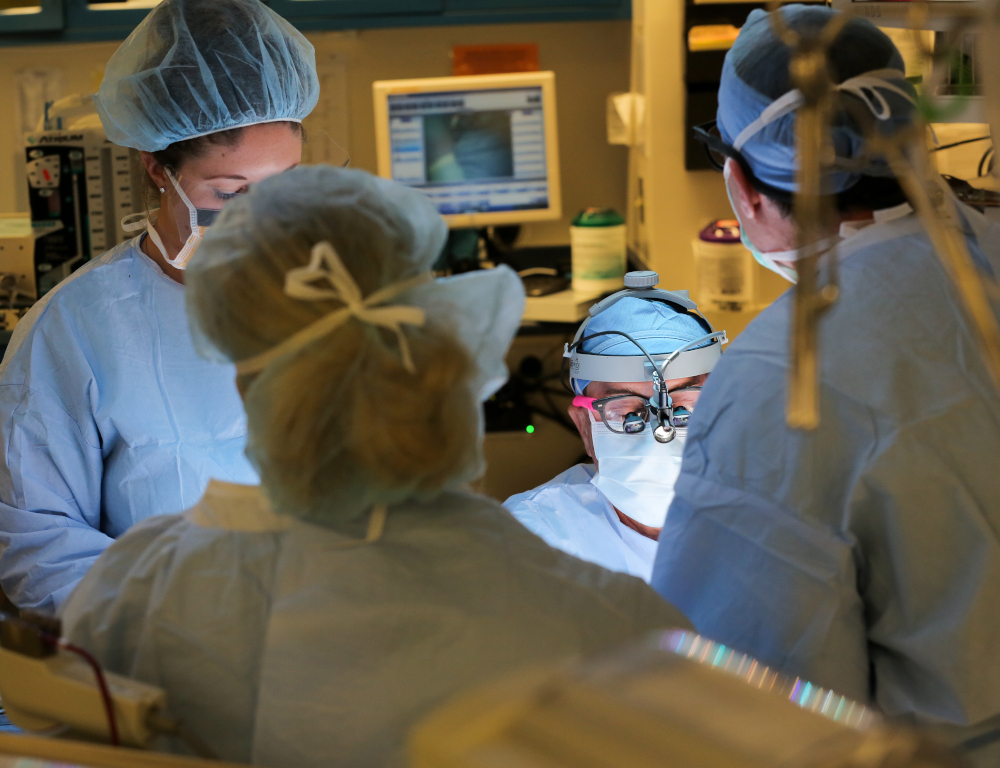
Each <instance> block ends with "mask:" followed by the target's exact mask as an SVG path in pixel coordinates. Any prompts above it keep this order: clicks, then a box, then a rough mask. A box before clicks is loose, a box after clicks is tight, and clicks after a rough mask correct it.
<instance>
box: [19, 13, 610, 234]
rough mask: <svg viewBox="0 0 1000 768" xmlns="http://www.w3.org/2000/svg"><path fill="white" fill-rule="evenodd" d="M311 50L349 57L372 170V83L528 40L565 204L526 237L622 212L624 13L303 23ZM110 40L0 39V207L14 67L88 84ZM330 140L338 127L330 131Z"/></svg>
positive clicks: (443, 69)
mask: <svg viewBox="0 0 1000 768" xmlns="http://www.w3.org/2000/svg"><path fill="white" fill-rule="evenodd" d="M309 38H310V40H312V42H313V43H314V45H316V48H317V57H318V58H319V59H320V60H322V59H324V58H327V59H328V58H329V57H331V56H334V55H335V56H337V57H338V58H343V60H345V61H346V63H347V82H348V94H349V95H348V111H349V126H350V127H349V135H348V137H347V139H346V141H342V143H343V144H345V145H346V146H347V147H348V148H349V150H350V153H351V158H352V165H353V166H354V167H359V168H364V169H367V170H370V171H373V172H374V171H375V165H376V164H375V142H374V118H373V115H372V97H371V83H372V81H374V80H381V79H394V78H403V77H435V76H443V75H450V74H451V59H450V52H451V47H452V46H453V45H458V44H463V45H468V44H480V43H512V42H536V43H538V46H539V57H540V64H541V67H542V69H551V70H554V71H555V73H556V87H557V93H558V107H559V141H560V152H561V158H562V182H563V190H564V191H563V201H564V202H563V205H564V211H565V215H564V217H563V219H562V220H561V221H559V222H551V223H539V224H534V225H531V226H530V227H528V228H526V231H525V232H524V242H526V243H538V244H542V243H545V244H552V243H568V242H569V232H568V227H569V221H570V219H571V218H572V217H573V216H574V215H575V214H576V213H577V212H578V211H579V210H580V209H582V208H584V207H587V206H602V207H612V208H616V209H618V210H619V211H622V212H624V203H625V184H626V165H627V160H626V153H625V150H624V148H622V147H612V146H609V145H608V144H607V142H606V140H605V127H604V111H605V106H604V104H605V98H606V96H607V94H608V93H610V92H612V91H624V90H627V89H628V77H629V39H630V25H629V22H627V21H613V22H569V23H546V24H510V25H489V26H459V27H430V28H416V29H387V30H365V31H360V32H352V33H333V32H329V33H326V32H324V33H311V34H309ZM117 45H118V44H117V43H88V44H74V45H48V46H34V47H10V48H0V212H4V211H15V210H21V211H24V210H27V193H26V192H25V189H24V187H25V181H24V172H23V170H22V169H23V163H24V151H23V147H22V139H21V137H20V136H19V127H18V125H17V124H16V121H17V119H18V118H17V109H16V108H15V104H16V101H17V82H16V73H17V72H18V71H19V70H21V69H23V68H28V67H52V66H56V67H60V68H62V69H63V70H64V77H65V83H66V92H67V93H73V92H83V91H92V90H93V89H94V88H95V87H96V85H97V84H98V83H99V82H100V78H101V75H102V73H103V68H104V65H105V63H106V62H107V60H108V58H109V57H110V56H111V54H112V53H113V52H114V50H115V49H116V47H117ZM334 138H336V139H338V140H342V138H343V137H339V136H334Z"/></svg>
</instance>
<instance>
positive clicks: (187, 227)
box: [148, 168, 219, 269]
mask: <svg viewBox="0 0 1000 768" xmlns="http://www.w3.org/2000/svg"><path fill="white" fill-rule="evenodd" d="M166 172H167V178H168V179H169V180H170V183H171V184H172V185H173V187H174V189H175V190H176V191H177V196H178V197H179V198H180V200H181V202H182V203H184V207H185V208H186V209H187V210H186V211H185V212H180V211H179V212H178V214H177V219H178V220H177V232H178V234H179V235H180V236H181V237H184V238H185V239H184V245H183V246H181V249H180V251H178V252H177V255H176V256H174V257H173V258H171V257H170V255H169V254H168V253H167V249H166V248H165V247H164V245H163V240H162V238H161V237H160V233H159V232H157V231H156V226H155V225H153V224H149V229H148V232H149V239H150V240H152V241H153V244H154V245H155V246H156V247H157V248H159V249H160V253H162V254H163V258H164V259H166V261H167V263H168V264H170V266H172V267H176V268H177V269H187V265H188V262H189V261H191V257H192V256H193V255H194V251H195V249H196V248H197V247H198V244H199V243H200V242H201V241H202V238H204V237H205V232H206V230H207V229H208V227H209V226H210V225H211V223H212V222H213V221H214V220H215V217H216V216H218V214H219V211H217V210H215V209H211V208H195V207H194V204H193V203H192V202H191V199H190V198H189V197H188V196H187V194H186V193H185V192H184V189H183V187H181V185H180V182H179V181H177V178H176V177H175V176H174V174H173V171H171V170H170V169H169V168H167V169H166Z"/></svg>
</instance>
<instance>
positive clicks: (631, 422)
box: [622, 413, 646, 435]
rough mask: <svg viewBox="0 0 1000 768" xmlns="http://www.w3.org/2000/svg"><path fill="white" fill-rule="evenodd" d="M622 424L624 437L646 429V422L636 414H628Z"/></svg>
mask: <svg viewBox="0 0 1000 768" xmlns="http://www.w3.org/2000/svg"><path fill="white" fill-rule="evenodd" d="M622 424H623V426H624V428H625V434H626V435H636V434H638V433H639V432H642V430H644V429H645V428H646V420H645V419H644V418H643V417H642V416H640V415H639V414H638V413H630V414H629V415H628V416H626V417H625V421H624V422H622Z"/></svg>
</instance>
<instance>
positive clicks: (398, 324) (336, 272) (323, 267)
mask: <svg viewBox="0 0 1000 768" xmlns="http://www.w3.org/2000/svg"><path fill="white" fill-rule="evenodd" d="M432 280H433V278H432V277H431V275H430V274H427V273H425V274H422V275H417V276H416V277H413V278H410V279H409V280H403V281H402V282H399V283H395V284H394V285H389V286H386V287H385V288H381V289H379V290H377V291H375V292H374V293H372V294H370V295H369V296H368V297H367V298H365V297H364V296H362V294H361V289H360V288H359V287H358V284H357V282H355V280H354V277H353V276H352V275H351V273H350V272H348V270H347V268H346V267H345V266H344V263H343V262H342V261H341V260H340V256H339V255H338V254H337V251H336V250H335V249H334V247H333V246H332V245H331V244H330V243H328V242H326V241H324V242H321V243H317V244H316V245H314V246H313V249H312V257H311V258H310V260H309V264H308V265H307V266H305V267H296V268H295V269H291V270H289V271H288V273H287V274H286V275H285V295H286V296H289V297H291V298H293V299H298V300H300V301H330V300H333V301H339V302H342V303H343V304H344V305H345V306H344V307H342V308H341V309H335V310H333V311H332V312H330V313H329V314H327V315H325V316H324V317H321V318H320V319H319V320H317V321H316V322H314V323H311V324H309V325H307V326H306V327H305V328H303V329H302V330H300V331H298V332H297V333H294V334H292V335H291V336H289V337H288V338H287V339H285V340H284V341H283V342H281V343H280V344H278V345H277V346H276V347H272V348H271V349H269V350H268V351H267V352H262V353H261V354H259V355H255V356H254V357H250V358H247V359H246V360H241V361H240V362H238V363H236V372H237V373H239V374H245V373H255V372H257V371H260V370H262V369H263V368H266V367H267V366H269V365H270V364H271V363H273V362H274V361H275V360H277V359H278V358H281V357H284V356H285V355H289V354H292V353H293V352H297V351H298V350H300V349H302V348H303V347H306V346H308V345H309V344H311V343H313V342H314V341H316V340H317V339H319V338H321V337H323V336H326V335H327V334H329V333H332V332H333V331H335V330H336V329H337V328H339V327H340V326H341V325H343V324H344V323H346V322H347V321H348V320H350V319H351V318H354V319H356V320H358V321H360V322H362V323H368V324H369V325H378V326H382V327H383V328H388V329H389V330H391V331H394V332H395V333H396V337H397V338H398V339H399V354H400V356H401V357H402V359H403V367H405V368H406V370H407V371H409V372H410V373H416V367H415V366H414V364H413V358H412V356H411V355H410V347H409V344H407V342H406V336H405V334H404V333H403V327H402V326H403V325H404V324H406V325H416V326H422V325H423V324H424V321H425V314H424V310H423V309H421V308H420V307H412V306H405V305H398V304H388V302H389V301H390V300H391V299H393V298H395V297H396V296H398V295H400V294H401V293H405V292H406V291H409V290H411V289H413V288H416V287H417V286H418V285H423V284H424V283H428V282H431V281H432ZM320 281H326V282H327V283H329V285H330V288H323V287H320V286H319V285H318V283H319V282H320Z"/></svg>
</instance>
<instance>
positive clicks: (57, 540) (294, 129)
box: [0, 0, 319, 610]
mask: <svg viewBox="0 0 1000 768" xmlns="http://www.w3.org/2000/svg"><path fill="white" fill-rule="evenodd" d="M318 91H319V86H318V80H317V77H316V69H315V55H314V51H313V47H312V45H310V44H309V42H308V41H307V40H306V39H305V38H304V37H303V36H302V35H301V34H299V33H298V32H297V31H296V30H295V29H294V28H292V27H291V26H290V25H289V24H288V23H287V22H286V21H284V20H283V19H282V18H281V17H279V16H277V15H276V14H275V13H274V12H272V11H271V10H269V9H268V8H267V7H266V6H264V5H263V4H262V3H261V2H259V0H164V2H162V3H160V4H159V5H158V6H156V8H155V9H153V11H151V12H150V14H149V15H148V16H147V17H146V19H145V20H144V21H143V22H142V24H140V25H139V27H138V28H136V30H135V31H134V32H133V33H132V34H131V35H130V36H129V38H128V39H127V40H126V41H125V42H124V43H123V44H122V46H121V47H120V48H119V49H118V51H117V52H116V53H115V54H114V56H113V57H112V58H111V61H110V62H109V63H108V66H107V70H106V73H105V77H104V81H103V82H102V83H101V87H100V90H99V92H98V93H97V94H96V95H95V97H94V102H95V104H96V105H97V109H98V113H99V114H100V117H101V122H102V123H103V125H104V129H105V131H106V133H107V135H108V138H109V139H110V140H111V141H113V142H115V143H116V144H120V145H123V146H128V147H132V148H134V149H136V150H139V152H140V155H141V158H142V163H143V165H144V166H145V170H146V173H147V174H148V177H149V181H150V186H151V190H150V191H151V192H152V193H153V194H152V196H153V197H155V201H151V202H152V206H151V211H150V213H149V215H148V221H140V222H139V226H140V228H147V225H148V228H147V231H146V232H145V233H143V234H142V235H141V236H140V237H137V238H136V239H134V240H132V241H130V242H127V243H123V244H122V245H120V246H118V247H116V248H114V249H112V250H111V251H109V252H108V253H106V254H104V255H103V256H101V257H100V258H98V259H95V260H93V261H91V262H90V263H88V264H87V265H86V266H84V267H83V268H81V269H79V270H78V271H77V272H75V273H74V274H73V275H72V276H71V277H70V278H68V279H67V280H65V281H64V282H62V283H61V284H60V285H59V286H58V287H57V288H56V289H55V290H53V291H51V292H50V293H48V294H47V295H46V296H45V298H44V299H43V300H42V301H40V302H39V303H38V304H36V305H35V306H34V307H33V308H32V310H31V311H30V312H29V313H28V315H27V316H26V317H25V319H24V320H23V321H22V322H21V323H20V324H19V325H18V327H17V331H16V333H15V335H14V340H13V342H12V344H11V348H10V349H9V350H8V352H7V355H6V357H5V359H4V363H3V368H2V373H0V377H2V378H0V432H2V439H0V452H2V455H3V462H2V464H3V466H2V467H0V551H2V553H3V557H2V559H0V585H2V587H3V590H4V592H6V594H7V595H8V596H9V597H10V598H11V599H12V600H13V601H14V603H16V604H17V605H18V606H20V607H22V608H29V607H30V608H36V609H42V610H54V609H56V608H57V607H58V606H59V604H60V603H61V602H62V600H64V599H65V597H66V596H67V595H68V594H69V592H70V591H71V590H72V588H73V587H74V585H75V584H76V583H77V582H78V581H79V580H80V578H81V577H82V576H83V575H84V573H85V572H86V571H87V568H88V567H89V566H90V565H91V563H93V561H94V560H95V559H96V558H97V556H98V555H100V553H101V552H103V551H104V549H105V548H107V547H108V545H109V544H111V542H112V540H113V539H114V538H115V537H117V536H118V535H120V534H121V533H123V532H124V531H125V530H126V529H128V528H129V527H130V526H132V525H133V524H135V523H137V522H138V521H140V520H142V519H144V518H146V517H149V516H151V515H155V514H163V513H169V512H179V511H181V510H183V509H185V508H186V507H189V506H191V505H192V504H193V503H194V502H195V501H197V500H198V498H199V497H200V496H201V494H202V492H203V491H204V490H205V487H206V485H207V484H208V481H209V478H211V477H216V478H221V479H225V480H229V481H235V482H246V483H252V482H255V481H256V477H257V476H256V473H255V472H254V470H253V469H252V467H251V466H250V464H249V463H248V462H247V460H246V458H245V457H244V455H243V449H244V445H245V437H246V425H245V417H244V414H243V411H242V408H241V406H240V400H239V396H238V393H237V391H236V388H235V386H234V385H233V372H232V369H231V368H229V367H227V366H221V365H215V364H211V363H208V362H206V361H204V360H202V359H201V358H199V357H198V356H197V355H196V354H195V351H194V348H193V347H192V343H191V337H190V333H189V330H188V324H187V318H186V316H185V312H184V285H183V284H184V274H185V273H184V269H185V267H186V265H187V262H188V260H189V259H190V257H191V255H192V253H193V252H194V250H195V248H196V247H197V246H198V243H199V242H200V240H201V239H202V237H203V236H204V233H205V230H206V228H207V227H208V226H209V225H210V224H211V223H212V220H213V218H214V216H215V215H216V214H217V212H218V211H219V210H220V209H221V208H222V207H223V206H224V205H225V203H226V201H227V200H230V199H232V198H234V197H236V196H237V195H240V194H242V193H244V192H246V191H247V190H248V189H249V188H250V187H252V186H253V185H254V184H255V183H257V182H259V181H261V180H262V179H264V178H266V177H268V176H271V175H273V174H276V173H280V172H281V171H284V170H286V169H288V168H291V167H293V166H295V165H297V164H298V163H299V161H300V159H301V154H302V140H303V136H302V129H301V126H300V123H301V121H302V119H303V118H304V117H305V116H306V115H308V114H309V112H310V111H312V109H313V107H314V106H315V104H316V101H317V98H318ZM140 218H144V217H140Z"/></svg>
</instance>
